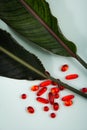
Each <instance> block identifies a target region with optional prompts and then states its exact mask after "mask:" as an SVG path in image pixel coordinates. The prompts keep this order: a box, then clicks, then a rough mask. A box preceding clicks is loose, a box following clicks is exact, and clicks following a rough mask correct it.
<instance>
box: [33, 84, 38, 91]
mask: <svg viewBox="0 0 87 130" xmlns="http://www.w3.org/2000/svg"><path fill="white" fill-rule="evenodd" d="M38 89H39V86H38V85H34V86H32V87H31V90H32V91H37V90H38Z"/></svg>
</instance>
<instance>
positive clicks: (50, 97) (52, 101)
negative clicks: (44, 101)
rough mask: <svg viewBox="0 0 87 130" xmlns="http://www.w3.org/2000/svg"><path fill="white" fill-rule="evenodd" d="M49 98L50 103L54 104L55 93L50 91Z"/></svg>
mask: <svg viewBox="0 0 87 130" xmlns="http://www.w3.org/2000/svg"><path fill="white" fill-rule="evenodd" d="M48 99H49V102H50V104H54V95H53V94H52V93H51V92H49V93H48Z"/></svg>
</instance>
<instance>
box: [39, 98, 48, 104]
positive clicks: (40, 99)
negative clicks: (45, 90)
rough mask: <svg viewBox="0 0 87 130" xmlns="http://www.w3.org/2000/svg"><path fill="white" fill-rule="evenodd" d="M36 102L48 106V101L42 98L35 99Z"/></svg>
mask: <svg viewBox="0 0 87 130" xmlns="http://www.w3.org/2000/svg"><path fill="white" fill-rule="evenodd" d="M36 100H37V101H38V102H41V103H44V104H48V103H49V101H48V100H47V99H45V98H42V97H37V98H36Z"/></svg>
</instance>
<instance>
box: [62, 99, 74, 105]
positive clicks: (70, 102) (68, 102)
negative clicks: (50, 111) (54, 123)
mask: <svg viewBox="0 0 87 130" xmlns="http://www.w3.org/2000/svg"><path fill="white" fill-rule="evenodd" d="M72 104H73V101H72V100H69V101H65V102H64V105H65V106H71V105H72Z"/></svg>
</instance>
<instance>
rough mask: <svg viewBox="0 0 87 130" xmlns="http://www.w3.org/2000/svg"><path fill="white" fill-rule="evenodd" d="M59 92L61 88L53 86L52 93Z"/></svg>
mask: <svg viewBox="0 0 87 130" xmlns="http://www.w3.org/2000/svg"><path fill="white" fill-rule="evenodd" d="M58 92H59V88H58V87H53V88H51V93H53V94H56V93H58Z"/></svg>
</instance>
